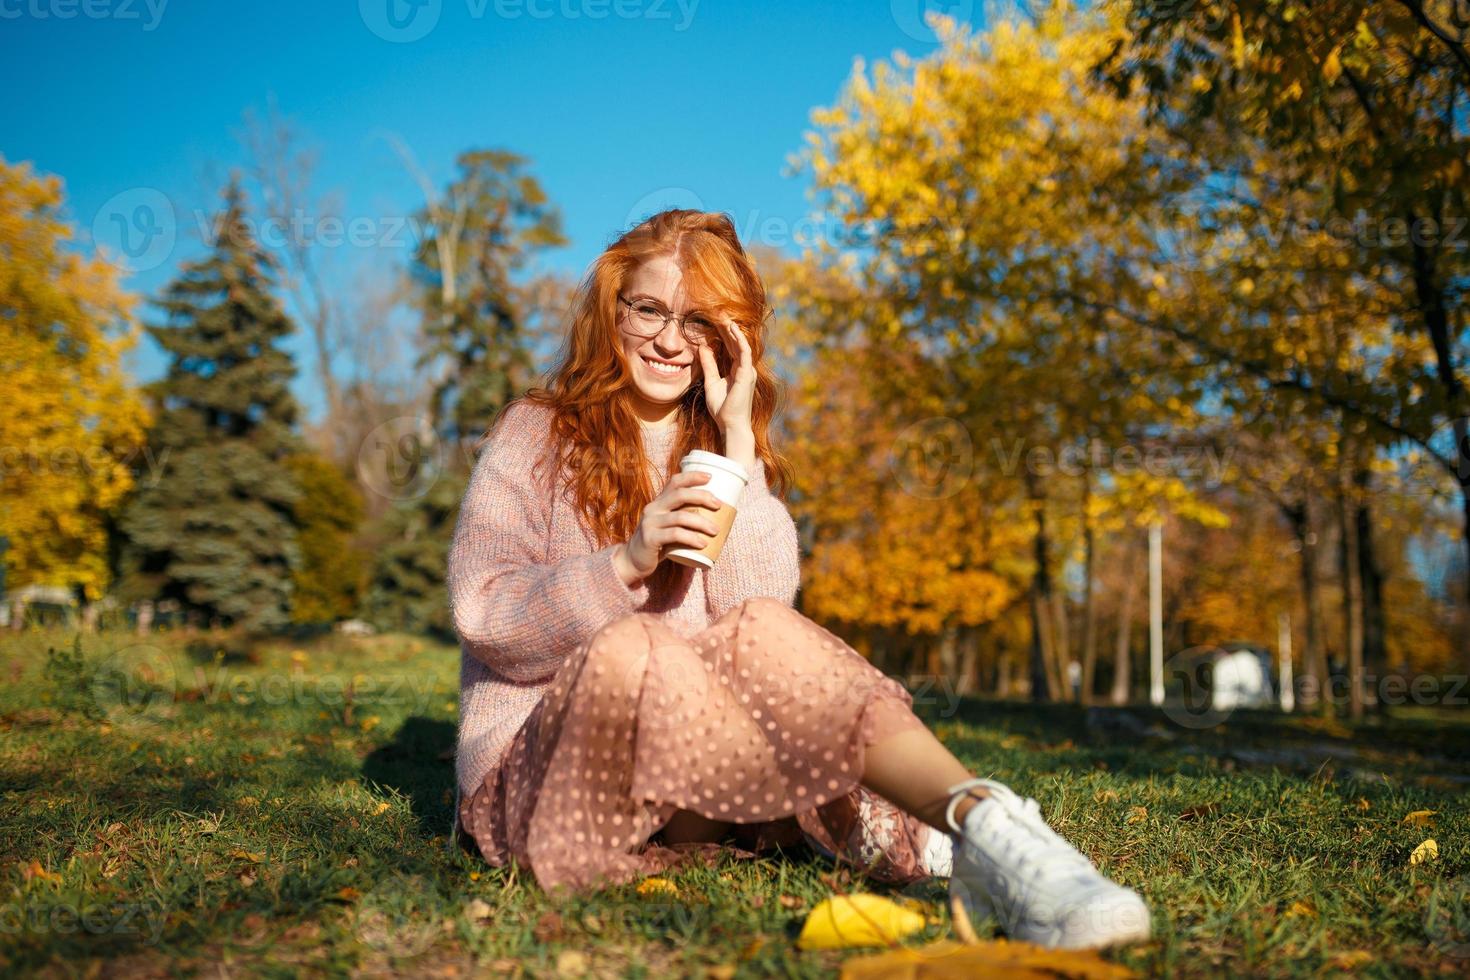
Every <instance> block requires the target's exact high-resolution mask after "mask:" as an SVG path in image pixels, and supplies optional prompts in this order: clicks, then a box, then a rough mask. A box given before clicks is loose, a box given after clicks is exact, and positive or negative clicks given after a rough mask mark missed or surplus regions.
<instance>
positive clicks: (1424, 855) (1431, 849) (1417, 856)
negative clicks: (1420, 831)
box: [1409, 837, 1439, 865]
mask: <svg viewBox="0 0 1470 980" xmlns="http://www.w3.org/2000/svg"><path fill="white" fill-rule="evenodd" d="M1437 857H1439V845H1438V844H1436V843H1435V842H1434V838H1433V837H1431V838H1429V839H1428V840H1426V841H1425V842H1424V843H1422V844H1420V845H1419V846H1418V847H1416V848H1414V853H1413V854H1410V855H1409V864H1410V865H1415V864H1423V863H1425V862H1426V861H1433V860H1434V859H1435V858H1437Z"/></svg>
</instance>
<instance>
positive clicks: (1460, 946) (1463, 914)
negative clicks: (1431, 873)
mask: <svg viewBox="0 0 1470 980" xmlns="http://www.w3.org/2000/svg"><path fill="white" fill-rule="evenodd" d="M1424 931H1425V932H1426V933H1428V935H1429V943H1430V945H1431V946H1433V947H1434V948H1435V949H1437V950H1439V951H1440V952H1441V953H1443V954H1445V955H1446V956H1453V957H1456V958H1459V959H1465V958H1467V957H1470V878H1455V879H1454V880H1452V881H1446V882H1436V883H1435V885H1434V890H1433V891H1432V892H1431V893H1430V895H1429V903H1428V905H1427V906H1426V907H1425V909H1424Z"/></svg>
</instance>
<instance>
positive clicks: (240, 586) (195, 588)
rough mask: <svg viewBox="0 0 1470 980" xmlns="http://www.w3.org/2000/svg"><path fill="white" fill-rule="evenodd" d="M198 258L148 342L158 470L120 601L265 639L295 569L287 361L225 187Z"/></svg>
mask: <svg viewBox="0 0 1470 980" xmlns="http://www.w3.org/2000/svg"><path fill="white" fill-rule="evenodd" d="M224 198H225V207H224V211H223V214H222V216H221V217H220V220H219V221H218V223H217V224H216V226H215V240H214V243H213V246H212V250H211V253H210V255H209V257H208V258H206V259H204V260H202V261H198V262H193V263H189V264H187V265H185V267H184V270H183V272H182V274H181V275H180V276H179V278H178V279H177V280H175V281H174V282H173V283H172V284H171V285H170V286H169V287H168V288H167V289H166V290H165V293H164V297H163V299H162V300H160V301H159V302H158V305H159V306H160V307H161V308H162V309H163V310H164V311H165V312H166V313H167V322H166V323H165V324H163V325H150V326H149V327H148V332H149V333H150V334H151V335H152V336H153V338H154V339H155V340H157V341H158V343H159V345H160V346H162V347H163V349H164V350H165V351H167V352H168V354H169V355H170V358H171V361H170V364H169V367H168V373H167V374H166V375H165V376H164V377H163V379H161V380H160V381H158V382H156V383H155V384H154V385H152V386H151V394H152V396H153V398H154V400H155V409H156V412H155V417H156V419H157V421H156V423H155V425H154V427H153V429H152V431H151V432H150V436H149V441H150V444H151V447H152V450H153V455H154V458H155V459H156V460H157V461H158V462H159V464H160V466H161V471H160V472H159V473H158V475H157V478H156V479H153V480H149V481H147V482H146V483H144V485H143V486H141V487H140V489H139V491H138V493H137V495H136V497H135V498H134V499H133V500H132V501H131V502H130V504H129V506H128V507H127V509H126V511H125V512H124V514H123V516H122V519H121V521H120V522H119V523H120V528H121V530H122V532H123V534H124V535H125V537H126V542H125V546H124V551H123V557H122V564H123V572H124V575H125V576H127V578H128V579H129V580H130V583H131V585H130V587H129V589H128V591H129V592H131V593H133V594H139V593H142V594H148V595H151V596H152V597H154V598H158V599H177V600H178V601H179V602H181V603H182V604H183V607H184V608H185V609H186V610H188V611H189V612H190V613H191V614H192V615H196V616H202V617H204V618H205V619H206V620H209V621H211V622H212V621H219V622H221V623H223V624H227V625H240V626H244V627H246V628H250V629H272V628H276V627H280V626H282V625H284V624H285V623H286V622H287V621H288V618H289V610H290V604H291V592H292V572H293V569H294V568H295V567H296V566H297V565H298V564H299V558H298V549H297V542H296V527H295V523H294V517H293V508H294V506H295V504H296V502H297V498H298V496H299V492H300V491H299V490H298V488H297V485H296V483H295V481H294V479H293V476H292V474H291V472H290V470H289V469H288V468H287V466H286V464H285V459H286V457H287V456H289V455H290V454H291V453H292V452H295V451H297V450H299V448H300V446H299V440H298V438H297V436H296V434H295V433H294V431H293V428H292V427H293V425H294V424H295V422H296V418H297V405H296V401H295V399H294V398H293V397H292V395H291V392H290V388H289V385H290V383H291V379H292V377H293V376H294V374H295V367H294V365H293V364H292V362H291V357H290V355H289V354H288V353H287V352H286V351H284V350H282V349H281V348H280V347H278V346H277V345H278V344H279V343H280V342H281V340H283V339H284V338H285V337H286V336H288V335H289V334H291V333H292V332H293V329H294V328H293V326H292V323H291V320H290V318H289V317H287V316H286V314H285V312H284V311H283V310H282V309H281V307H280V305H279V304H278V303H277V301H276V299H275V297H274V295H273V292H272V290H273V288H274V286H275V280H274V275H273V270H272V268H271V264H270V259H269V257H268V256H267V254H266V253H265V252H264V251H263V250H262V249H261V248H260V246H259V244H258V243H257V242H256V241H255V239H254V237H253V236H252V235H251V234H250V232H249V230H248V228H247V227H246V223H245V202H244V195H243V193H242V192H241V190H240V188H239V186H238V184H237V183H235V182H233V181H232V182H231V183H230V185H229V186H228V187H227V188H226V190H225V193H224Z"/></svg>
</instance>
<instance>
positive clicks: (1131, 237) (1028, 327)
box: [805, 6, 1211, 697]
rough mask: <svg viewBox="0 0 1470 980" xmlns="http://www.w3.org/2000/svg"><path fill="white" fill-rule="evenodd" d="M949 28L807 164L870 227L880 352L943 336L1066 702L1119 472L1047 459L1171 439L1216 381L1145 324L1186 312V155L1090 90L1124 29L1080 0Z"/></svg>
mask: <svg viewBox="0 0 1470 980" xmlns="http://www.w3.org/2000/svg"><path fill="white" fill-rule="evenodd" d="M931 23H933V24H934V26H935V28H936V31H937V33H938V36H939V38H940V42H941V43H940V47H939V49H938V50H936V51H935V52H934V53H933V54H932V55H930V56H928V57H926V58H924V59H919V60H913V59H910V58H908V57H907V56H906V55H904V54H903V53H902V52H899V53H897V54H896V55H895V58H894V62H893V64H888V63H884V62H880V63H878V64H877V65H876V66H875V67H874V70H873V73H872V78H871V79H870V78H869V77H868V75H867V73H866V71H865V70H864V66H863V65H862V64H859V65H858V66H857V68H856V69H855V71H854V74H853V77H852V79H851V80H850V82H849V84H848V86H847V89H846V91H845V92H844V93H843V97H842V99H841V101H840V102H839V104H838V105H836V106H834V107H832V108H830V109H824V110H820V111H818V112H816V113H815V114H814V119H815V120H816V122H817V125H818V132H816V133H814V134H812V135H811V137H810V146H809V147H808V151H807V153H806V154H805V160H806V162H807V163H808V164H809V166H810V168H811V170H812V173H813V178H814V180H815V182H816V184H817V187H818V189H819V191H820V192H821V193H822V195H823V197H824V199H825V200H826V201H827V202H828V203H829V206H830V207H831V208H832V209H833V210H834V212H835V213H836V215H837V216H838V217H839V218H840V219H841V221H842V225H843V227H845V228H851V229H855V230H856V229H861V230H863V231H864V232H865V235H864V237H865V243H864V244H865V246H866V247H864V248H861V249H854V250H852V251H851V252H849V253H847V254H839V253H841V252H842V251H843V250H841V249H838V248H831V249H829V250H828V252H830V253H832V254H829V255H828V256H826V258H827V259H828V260H830V261H833V262H846V261H853V260H856V264H857V266H858V268H859V273H858V274H859V276H860V280H861V281H860V283H859V286H858V289H857V292H858V293H859V295H860V297H861V299H860V301H859V302H858V303H855V304H851V305H850V307H849V309H848V310H847V311H846V312H845V314H844V316H843V317H841V318H838V319H837V320H836V321H835V322H837V323H839V324H841V326H842V329H843V330H844V331H861V332H864V333H865V334H866V336H868V337H869V338H871V340H870V342H871V343H872V344H873V346H874V347H878V346H880V345H886V344H898V345H900V346H901V347H903V346H915V347H918V348H920V349H922V350H923V351H924V353H925V355H926V358H927V360H928V362H929V363H930V364H931V365H933V366H934V367H935V368H936V369H937V370H938V371H939V377H940V379H941V380H938V381H936V387H937V388H938V389H939V390H941V391H943V392H945V393H946V398H945V401H946V402H947V408H946V411H947V412H949V413H950V414H952V416H953V417H954V418H956V419H957V420H959V421H960V422H961V424H962V426H963V427H964V428H965V429H966V430H968V431H970V432H974V433H982V434H984V445H985V448H986V449H987V450H988V452H989V455H990V456H992V457H993V459H992V462H993V463H994V464H995V465H994V466H993V467H992V470H991V474H990V479H992V480H994V481H1000V482H1003V483H1007V484H1008V485H1009V487H1010V488H1011V492H1012V494H1013V496H1011V497H1009V498H1008V499H1012V500H1016V501H1018V502H1020V503H1021V504H1022V510H1021V516H1020V520H1021V521H1022V522H1024V523H1025V524H1027V525H1029V527H1030V531H1031V549H1030V550H1031V555H1030V559H1031V560H1030V568H1031V572H1030V583H1029V586H1028V605H1029V615H1030V619H1031V623H1032V628H1031V632H1032V654H1031V660H1032V677H1033V683H1032V687H1033V691H1034V692H1035V693H1036V694H1037V695H1038V696H1050V697H1061V696H1062V695H1063V691H1064V687H1065V685H1064V670H1065V666H1066V664H1067V662H1068V660H1069V659H1071V658H1072V656H1073V654H1072V653H1071V650H1072V646H1073V640H1072V631H1071V630H1070V628H1069V616H1068V610H1067V599H1066V596H1065V595H1064V594H1063V590H1062V586H1061V584H1060V572H1061V569H1062V568H1063V567H1064V566H1065V565H1066V563H1067V562H1068V561H1069V560H1070V559H1071V558H1072V556H1073V549H1072V548H1071V547H1070V542H1071V541H1072V540H1079V539H1081V540H1085V538H1086V536H1087V534H1088V533H1090V532H1089V531H1088V528H1089V526H1090V525H1089V522H1090V521H1091V519H1092V518H1091V516H1090V515H1091V510H1090V508H1089V507H1088V506H1087V505H1085V504H1083V503H1082V501H1083V500H1084V499H1087V498H1090V497H1092V496H1094V495H1096V494H1102V493H1106V492H1107V487H1106V481H1107V480H1108V479H1109V477H1108V475H1107V474H1092V475H1090V476H1084V475H1083V474H1085V473H1086V470H1087V467H1086V465H1084V466H1083V467H1082V469H1081V470H1076V469H1075V468H1072V469H1071V470H1070V471H1069V472H1067V473H1062V474H1057V473H1051V472H1046V471H1045V470H1046V468H1045V467H1041V468H1039V467H1038V466H1037V465H1035V461H1036V459H1037V458H1038V455H1039V456H1040V457H1042V458H1049V459H1058V458H1061V457H1063V456H1071V457H1076V458H1079V459H1081V460H1083V461H1084V463H1085V461H1086V460H1087V459H1088V458H1089V457H1090V456H1091V453H1090V451H1089V447H1091V446H1093V445H1096V444H1101V445H1103V446H1104V447H1108V448H1110V449H1113V450H1116V449H1119V448H1121V447H1125V446H1131V445H1144V444H1149V445H1157V444H1159V443H1167V442H1168V439H1167V437H1166V436H1165V435H1164V434H1165V433H1167V432H1168V431H1169V429H1170V427H1171V426H1179V427H1183V426H1185V425H1187V424H1188V423H1189V422H1190V421H1191V420H1192V419H1193V418H1196V417H1197V415H1198V413H1199V411H1200V409H1199V407H1198V405H1197V403H1198V402H1199V401H1201V400H1202V399H1204V398H1205V397H1206V391H1205V386H1206V383H1207V381H1208V379H1209V378H1210V376H1211V369H1210V366H1209V365H1208V364H1206V363H1202V362H1200V361H1199V360H1197V359H1190V358H1187V357H1183V356H1181V352H1180V351H1179V349H1178V347H1177V345H1175V344H1173V343H1171V342H1168V341H1167V340H1165V341H1161V340H1160V339H1159V338H1157V337H1154V336H1150V335H1149V334H1148V333H1147V332H1145V331H1141V330H1139V329H1137V328H1136V326H1135V325H1134V324H1133V323H1132V322H1131V321H1130V319H1129V314H1130V313H1131V312H1133V311H1134V310H1137V309H1149V308H1152V309H1154V310H1160V309H1162V308H1163V307H1164V306H1165V305H1166V304H1167V298H1166V297H1167V289H1168V285H1169V283H1168V278H1167V275H1166V272H1165V270H1166V269H1167V268H1168V266H1167V261H1166V260H1161V258H1160V256H1161V254H1162V253H1163V252H1164V251H1165V250H1166V247H1165V245H1164V244H1163V239H1165V238H1166V236H1168V235H1169V234H1170V233H1171V232H1172V231H1173V230H1174V228H1175V227H1176V225H1177V224H1178V223H1180V222H1181V220H1182V219H1180V218H1179V216H1178V215H1177V214H1174V213H1171V212H1170V211H1169V210H1168V209H1167V208H1165V206H1164V203H1165V202H1166V201H1167V200H1168V195H1169V194H1170V193H1171V192H1172V191H1174V190H1175V189H1176V185H1178V184H1179V183H1180V181H1181V179H1182V178H1181V177H1179V176H1178V175H1177V174H1176V173H1175V169H1174V168H1172V166H1171V165H1170V161H1171V159H1172V158H1173V155H1174V151H1176V150H1177V149H1178V148H1177V146H1176V145H1174V144H1172V143H1171V142H1169V141H1168V140H1167V137H1166V136H1161V135H1160V134H1159V133H1157V132H1156V131H1154V130H1151V129H1149V128H1148V127H1146V126H1145V125H1144V124H1143V113H1142V107H1141V106H1140V105H1138V104H1136V103H1133V102H1130V101H1129V100H1127V99H1121V98H1118V97H1117V96H1115V95H1114V94H1113V93H1111V92H1108V91H1104V90H1102V89H1101V88H1100V87H1099V86H1097V85H1095V84H1093V83H1092V82H1091V81H1090V79H1089V72H1090V71H1091V68H1092V66H1093V65H1094V64H1095V63H1096V61H1097V60H1098V59H1099V58H1101V57H1102V56H1103V54H1104V53H1105V52H1106V51H1107V50H1108V49H1109V47H1110V46H1111V45H1113V44H1115V43H1117V38H1118V34H1119V31H1120V28H1119V27H1118V25H1117V24H1116V23H1115V22H1111V21H1109V20H1108V19H1107V18H1104V17H1100V16H1094V15H1091V14H1075V13H1074V12H1072V11H1071V10H1070V9H1069V8H1066V7H1062V6H1059V7H1056V8H1054V9H1051V10H1048V11H1047V12H1046V13H1045V14H1044V16H1041V17H1039V18H1038V19H1037V20H1036V21H1034V22H1031V21H1027V20H1024V19H1020V18H1004V19H1000V20H997V21H996V22H995V23H994V24H993V25H991V26H990V27H989V29H988V30H987V31H986V32H985V33H983V34H980V35H976V36H971V34H970V32H969V30H968V28H966V27H964V26H963V25H959V24H957V23H955V22H954V21H953V20H951V19H949V18H944V17H938V16H934V17H932V19H931ZM885 394H886V397H892V398H899V399H902V398H904V397H905V394H904V392H903V391H902V390H901V388H890V389H886V390H885ZM1086 567H1087V568H1088V573H1089V574H1091V563H1088V564H1087V565H1086ZM1086 601H1090V599H1089V600H1086ZM1094 619H1095V616H1094V615H1092V614H1085V615H1084V617H1083V622H1084V629H1083V636H1084V645H1088V644H1095V643H1096V632H1095V630H1096V625H1095V622H1094V624H1093V626H1092V627H1091V628H1092V629H1093V630H1094V632H1093V634H1092V636H1091V638H1087V629H1088V626H1087V625H1086V624H1087V623H1088V622H1089V621H1092V620H1094Z"/></svg>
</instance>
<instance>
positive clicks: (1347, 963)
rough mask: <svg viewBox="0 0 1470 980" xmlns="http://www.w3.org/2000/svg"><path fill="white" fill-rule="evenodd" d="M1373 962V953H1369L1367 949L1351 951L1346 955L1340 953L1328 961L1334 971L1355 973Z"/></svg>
mask: <svg viewBox="0 0 1470 980" xmlns="http://www.w3.org/2000/svg"><path fill="white" fill-rule="evenodd" d="M1372 962H1373V954H1372V953H1370V952H1368V951H1367V950H1366V949H1353V950H1349V951H1348V952H1346V953H1338V954H1337V955H1336V956H1334V957H1333V958H1332V959H1330V960H1328V965H1329V966H1331V967H1332V968H1333V969H1334V970H1345V971H1347V972H1355V971H1357V970H1361V969H1362V968H1363V967H1365V966H1367V965H1368V964H1369V963H1372Z"/></svg>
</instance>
